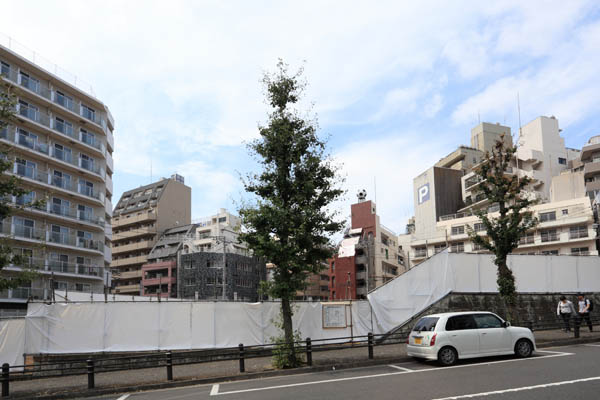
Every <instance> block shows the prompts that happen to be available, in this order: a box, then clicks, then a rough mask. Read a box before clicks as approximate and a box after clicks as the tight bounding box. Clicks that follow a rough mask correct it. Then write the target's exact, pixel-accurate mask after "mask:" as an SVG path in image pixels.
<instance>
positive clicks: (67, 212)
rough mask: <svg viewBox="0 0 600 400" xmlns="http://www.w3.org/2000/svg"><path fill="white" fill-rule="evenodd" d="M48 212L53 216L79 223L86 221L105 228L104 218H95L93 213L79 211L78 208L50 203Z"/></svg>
mask: <svg viewBox="0 0 600 400" xmlns="http://www.w3.org/2000/svg"><path fill="white" fill-rule="evenodd" d="M47 211H48V212H49V213H52V214H56V215H60V216H61V217H67V218H71V219H74V220H78V221H85V222H90V223H92V224H95V225H99V226H104V220H103V219H102V218H98V217H94V215H93V214H92V213H91V212H87V211H82V210H78V209H76V208H72V207H66V206H61V205H58V204H50V203H48V210H47Z"/></svg>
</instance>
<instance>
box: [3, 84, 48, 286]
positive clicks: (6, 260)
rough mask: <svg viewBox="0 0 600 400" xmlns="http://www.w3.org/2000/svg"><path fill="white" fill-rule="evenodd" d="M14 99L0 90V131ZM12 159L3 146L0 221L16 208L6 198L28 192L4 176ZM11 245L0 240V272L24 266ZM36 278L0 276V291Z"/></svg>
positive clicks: (24, 274)
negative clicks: (9, 267) (12, 267)
mask: <svg viewBox="0 0 600 400" xmlns="http://www.w3.org/2000/svg"><path fill="white" fill-rule="evenodd" d="M15 104H16V99H15V97H14V95H12V94H11V93H9V92H3V91H1V90H0V131H1V130H3V129H4V128H6V127H7V126H8V124H9V123H10V122H11V121H13V120H14V113H15ZM13 162H14V159H13V157H12V156H11V148H10V147H8V146H3V147H1V148H0V221H4V220H5V219H6V218H8V217H9V216H11V215H12V213H13V212H14V210H15V208H16V206H14V205H11V204H9V203H8V202H7V201H6V198H7V197H8V196H22V195H24V194H27V193H28V191H27V190H25V189H23V187H22V182H21V179H19V178H18V177H16V176H9V175H6V174H5V172H6V171H11V170H12V167H13ZM42 204H43V202H39V201H38V202H35V203H34V204H31V205H30V206H40V205H42ZM12 248H13V246H12V243H11V242H10V239H8V238H6V237H2V238H0V271H1V270H2V269H3V268H5V267H6V266H8V265H11V264H12V265H17V266H22V267H23V266H24V265H26V259H25V258H24V257H22V256H21V255H17V254H14V253H13V251H12ZM36 276H37V273H36V272H34V271H31V270H24V271H22V272H20V273H15V274H13V277H12V279H7V278H6V277H2V276H0V290H5V289H9V288H15V287H18V286H21V285H23V284H24V283H27V282H30V281H31V280H32V279H34V278H35V277H36Z"/></svg>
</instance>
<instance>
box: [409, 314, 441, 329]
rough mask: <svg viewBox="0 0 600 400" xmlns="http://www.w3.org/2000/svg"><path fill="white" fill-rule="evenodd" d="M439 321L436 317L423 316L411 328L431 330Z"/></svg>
mask: <svg viewBox="0 0 600 400" xmlns="http://www.w3.org/2000/svg"><path fill="white" fill-rule="evenodd" d="M438 321H439V318H438V317H423V318H421V319H420V320H419V322H417V323H416V324H415V326H414V328H413V331H416V332H422V331H425V332H433V331H434V330H435V326H436V325H437V323H438Z"/></svg>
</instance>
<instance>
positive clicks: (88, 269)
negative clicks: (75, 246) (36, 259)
mask: <svg viewBox="0 0 600 400" xmlns="http://www.w3.org/2000/svg"><path fill="white" fill-rule="evenodd" d="M42 261H44V260H42ZM46 270H47V271H50V272H58V273H63V274H75V275H85V276H92V277H101V278H103V273H102V271H103V270H104V268H100V267H98V266H96V265H91V264H76V263H69V262H64V261H58V260H49V261H48V266H47V268H46Z"/></svg>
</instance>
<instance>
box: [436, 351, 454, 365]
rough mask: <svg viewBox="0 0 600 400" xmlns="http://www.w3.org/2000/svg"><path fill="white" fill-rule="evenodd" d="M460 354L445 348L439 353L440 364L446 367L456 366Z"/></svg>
mask: <svg viewBox="0 0 600 400" xmlns="http://www.w3.org/2000/svg"><path fill="white" fill-rule="evenodd" d="M457 360H458V354H457V353H456V350H454V349H453V348H452V347H444V348H443V349H441V350H440V351H439V352H438V362H439V363H440V364H442V365H443V366H444V367H448V366H450V365H454V364H456V361H457Z"/></svg>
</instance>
